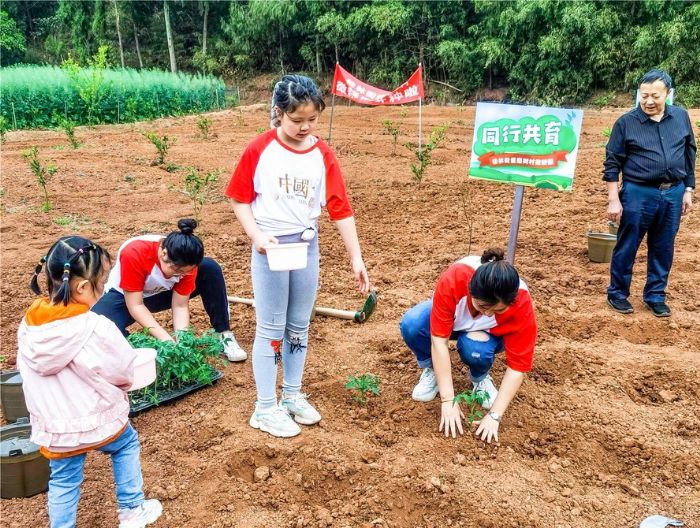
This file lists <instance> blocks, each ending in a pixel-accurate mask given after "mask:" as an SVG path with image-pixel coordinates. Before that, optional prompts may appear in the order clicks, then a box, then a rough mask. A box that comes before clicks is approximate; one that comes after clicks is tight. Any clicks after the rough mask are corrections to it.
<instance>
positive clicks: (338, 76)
mask: <svg viewBox="0 0 700 528" xmlns="http://www.w3.org/2000/svg"><path fill="white" fill-rule="evenodd" d="M331 93H332V94H334V95H338V96H340V97H345V98H346V99H350V100H351V101H355V102H356V103H360V104H365V105H375V106H376V105H393V104H404V103H412V102H414V101H418V100H419V99H423V67H422V66H418V69H417V70H416V71H415V72H413V75H411V76H410V77H409V78H408V80H407V81H406V82H405V83H403V84H402V85H401V86H399V87H398V88H396V89H395V90H394V91H391V92H390V91H387V90H382V89H381V88H376V87H374V86H371V85H369V84H366V83H363V82H362V81H361V80H359V79H358V78H357V77H354V76H353V75H352V74H350V73H349V72H348V71H347V70H344V69H343V68H342V67H341V66H340V64H337V63H336V65H335V74H334V75H333V86H332V87H331Z"/></svg>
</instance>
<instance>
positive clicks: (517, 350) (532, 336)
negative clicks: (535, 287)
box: [490, 289, 537, 372]
mask: <svg viewBox="0 0 700 528" xmlns="http://www.w3.org/2000/svg"><path fill="white" fill-rule="evenodd" d="M496 323H497V326H496V327H495V328H492V329H491V330H490V332H491V333H492V334H493V335H498V336H503V345H504V348H505V352H506V365H508V366H509V367H510V368H512V369H513V370H517V371H518V372H530V371H531V370H532V362H533V358H534V354H535V343H536V341H537V321H536V319H535V308H534V306H533V305H532V299H531V298H530V293H529V292H528V291H527V290H523V289H521V290H520V291H519V292H518V296H517V298H516V299H515V303H513V305H512V306H511V307H510V309H509V310H508V311H506V312H505V313H503V314H500V315H499V314H496Z"/></svg>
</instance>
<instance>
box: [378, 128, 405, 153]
mask: <svg viewBox="0 0 700 528" xmlns="http://www.w3.org/2000/svg"><path fill="white" fill-rule="evenodd" d="M382 126H383V127H384V133H385V134H389V135H390V136H391V138H392V140H393V148H392V150H391V155H392V156H396V142H397V141H398V139H399V134H400V133H401V129H400V128H399V124H398V123H395V122H394V121H392V120H391V119H385V120H384V121H382Z"/></svg>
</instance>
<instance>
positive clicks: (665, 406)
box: [0, 104, 700, 528]
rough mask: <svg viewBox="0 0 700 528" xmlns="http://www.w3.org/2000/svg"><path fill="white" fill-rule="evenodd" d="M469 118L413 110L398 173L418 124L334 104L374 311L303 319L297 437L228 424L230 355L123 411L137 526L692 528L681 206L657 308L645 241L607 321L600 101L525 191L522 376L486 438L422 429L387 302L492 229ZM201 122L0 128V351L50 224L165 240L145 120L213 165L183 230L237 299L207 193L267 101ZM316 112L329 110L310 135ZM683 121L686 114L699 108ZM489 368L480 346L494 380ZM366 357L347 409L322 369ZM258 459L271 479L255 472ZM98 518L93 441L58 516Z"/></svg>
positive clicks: (693, 321)
mask: <svg viewBox="0 0 700 528" xmlns="http://www.w3.org/2000/svg"><path fill="white" fill-rule="evenodd" d="M474 111H475V109H474V107H438V106H432V105H429V106H426V107H424V114H423V123H424V137H426V138H427V136H428V134H429V130H430V128H431V127H433V126H436V125H439V124H442V123H446V122H449V123H450V127H449V130H448V134H447V140H446V142H445V143H444V145H443V146H441V147H440V148H438V149H437V150H435V151H434V152H433V163H432V164H431V166H430V167H429V168H428V170H427V173H426V176H425V178H424V179H423V181H422V182H421V183H420V184H417V183H415V182H413V181H412V177H411V171H410V163H411V161H414V160H412V158H411V156H412V154H411V153H410V152H409V150H408V149H406V148H404V147H403V146H402V143H406V142H409V141H412V142H415V141H416V130H417V108H415V107H412V108H409V109H408V115H407V116H406V117H405V119H404V120H403V123H402V125H401V126H402V129H403V133H402V135H401V136H400V138H399V145H398V146H397V147H396V154H395V155H392V150H393V149H392V139H391V136H389V135H386V134H384V133H383V131H384V128H383V126H382V124H381V123H382V121H383V120H385V119H392V120H395V121H396V120H401V117H400V109H398V108H374V109H361V108H357V107H349V106H346V105H345V104H342V105H340V106H338V107H336V109H335V117H334V128H333V141H332V146H333V148H334V149H335V152H336V154H337V156H338V158H339V160H340V163H341V166H342V168H343V170H344V174H345V179H346V184H347V187H348V192H349V194H350V196H351V200H352V204H353V207H354V209H355V215H356V219H357V223H358V230H359V234H360V240H361V243H362V246H363V251H364V256H365V261H366V263H367V267H368V270H369V274H370V280H371V281H372V283H373V285H374V286H375V287H376V288H377V289H378V291H379V304H378V307H377V310H376V312H375V314H374V315H373V316H372V317H371V319H370V320H369V321H368V322H367V323H366V324H364V325H358V324H354V323H352V322H349V321H342V320H339V319H331V318H325V317H317V318H316V319H315V321H314V322H313V323H312V326H311V335H310V345H309V356H308V360H307V367H306V373H305V382H304V383H305V385H304V390H305V391H306V392H308V393H310V395H311V401H312V402H313V403H314V404H316V405H317V407H318V409H319V411H320V412H321V414H322V415H323V421H322V422H321V424H320V425H319V426H315V427H305V428H304V429H303V432H302V434H301V435H300V436H298V437H296V438H293V439H289V440H282V439H276V438H273V437H271V436H268V435H266V434H264V433H261V432H259V431H257V430H254V429H251V428H250V427H249V426H248V418H249V416H250V413H251V411H252V408H253V403H254V398H255V387H254V382H253V377H252V367H251V362H250V360H248V361H247V362H245V363H243V364H230V365H228V366H227V367H225V368H224V377H223V379H221V380H220V381H219V382H217V383H216V384H215V385H213V386H212V387H208V388H205V389H203V390H201V391H198V392H196V393H194V394H191V395H189V396H187V397H186V398H183V399H181V400H179V401H177V402H175V403H172V404H169V405H165V406H162V407H159V408H155V409H152V410H150V411H148V412H145V413H143V414H141V415H139V416H138V417H136V418H135V419H134V421H133V422H134V425H135V427H136V429H137V430H138V433H139V435H140V438H141V443H142V463H143V473H144V480H145V488H146V493H147V495H148V496H151V497H157V498H160V499H161V500H162V501H163V505H164V514H163V516H162V517H161V519H160V520H159V521H158V522H157V523H156V525H155V526H157V527H162V528H166V527H170V528H179V527H184V526H188V527H208V528H222V527H250V528H252V527H269V526H281V527H305V526H308V527H325V526H337V527H356V526H359V527H368V528H370V527H425V528H428V527H444V526H455V527H457V526H459V527H464V528H477V527H478V528H503V527H512V528H542V527H551V528H573V527H576V528H602V527H610V528H621V527H629V528H633V527H637V526H638V525H639V522H640V521H641V520H642V519H644V518H645V517H647V516H648V515H652V514H655V513H659V514H665V515H668V516H671V517H675V518H678V519H682V520H684V521H685V522H686V526H687V527H689V528H692V527H699V526H700V486H699V485H698V483H699V482H700V385H699V384H698V380H699V379H700V376H699V374H700V330H699V328H700V251H699V250H700V208H698V207H697V206H696V209H695V211H693V212H691V214H690V215H689V216H688V217H685V218H684V219H683V222H682V225H681V230H680V233H679V235H678V238H677V241H676V255H675V264H674V268H673V270H672V272H671V279H670V286H669V304H670V306H671V308H672V310H673V316H672V317H671V318H670V319H656V318H654V317H653V316H652V315H651V313H650V312H649V311H648V310H645V309H644V307H643V305H642V302H641V291H642V287H643V283H644V274H645V269H646V249H645V247H643V248H642V249H641V250H640V253H639V256H638V262H637V264H638V265H637V267H636V269H635V273H636V274H635V276H634V280H633V293H632V296H631V298H630V300H631V302H632V304H633V305H634V307H635V310H636V312H635V313H634V314H632V315H627V316H623V315H620V314H617V313H615V312H612V311H611V310H610V309H609V308H608V307H607V305H606V300H605V288H606V286H607V283H608V265H607V264H594V263H591V262H589V260H588V256H587V247H586V236H585V235H586V232H587V230H589V229H594V230H598V231H606V230H607V226H606V219H605V211H606V193H605V186H604V184H603V182H602V181H601V169H602V162H603V158H604V143H605V138H604V137H603V135H602V134H601V132H602V131H603V129H604V128H606V127H611V126H612V124H613V122H614V120H615V119H616V118H617V117H618V116H619V115H621V114H622V112H623V111H622V110H620V109H614V110H613V109H604V110H600V111H597V110H586V112H585V115H584V127H583V132H582V139H581V146H580V150H579V158H578V166H577V171H576V178H575V180H574V191H573V192H572V193H556V192H553V191H547V190H535V189H531V188H527V189H526V191H525V201H524V209H523V218H522V222H521V227H520V237H519V245H518V251H517V255H516V265H517V267H518V269H519V271H520V273H521V275H522V277H523V278H524V279H525V280H526V281H527V282H528V285H529V287H530V290H531V292H532V295H533V298H534V300H535V304H536V309H537V318H538V323H539V341H538V345H537V348H536V352H535V364H534V369H533V371H532V372H531V373H530V375H529V376H528V377H527V379H526V381H525V383H524V385H523V387H522V389H521V390H520V392H519V394H518V395H517V397H516V399H515V400H514V401H513V403H512V404H511V407H510V408H509V409H508V412H507V413H506V415H505V416H504V418H503V420H502V425H501V430H500V444H499V445H497V446H488V445H485V444H483V443H482V442H480V441H478V440H477V439H476V438H475V437H473V435H470V434H465V435H464V436H462V437H460V438H457V439H445V438H444V437H443V436H442V435H441V434H440V433H438V430H437V428H438V417H439V405H440V404H439V401H438V400H436V401H434V402H432V403H428V404H425V403H418V402H414V401H413V400H412V399H411V389H412V388H413V385H414V383H415V382H416V380H417V378H418V370H417V368H416V366H415V362H414V359H413V356H412V354H411V353H410V351H409V350H408V349H407V348H406V347H405V346H404V345H403V342H402V340H401V337H400V335H399V330H398V323H399V320H400V318H401V316H402V314H403V313H404V312H405V310H406V309H408V308H409V307H410V306H411V305H413V304H415V303H417V302H419V301H422V300H424V299H427V298H428V297H429V296H430V295H431V293H432V289H433V287H434V285H435V282H436V280H437V278H438V276H439V274H440V273H441V272H442V271H443V270H444V269H445V268H446V267H447V266H448V265H449V264H451V263H452V262H453V261H455V260H457V259H458V258H460V257H462V256H463V255H465V254H467V252H471V253H475V254H476V253H478V254H480V253H481V251H482V250H483V249H485V248H486V247H488V246H493V245H501V246H503V245H505V243H506V240H507V236H508V227H509V223H510V211H511V207H512V201H513V188H512V187H510V186H507V185H499V184H492V183H487V182H480V181H475V180H474V181H470V182H469V183H468V185H467V184H466V183H465V182H466V181H467V180H466V176H467V166H468V162H469V156H470V146H471V139H472V133H473V129H472V124H473V119H474ZM209 117H210V118H211V119H212V120H213V124H212V127H211V128H212V131H213V132H214V133H216V135H217V136H216V137H215V138H213V139H210V140H204V139H202V138H201V137H199V135H198V133H197V127H196V117H187V118H178V119H165V120H159V121H155V122H151V123H137V124H134V125H119V126H98V127H97V128H95V129H88V128H84V127H81V128H79V129H78V130H77V136H78V138H79V139H80V140H81V141H83V142H84V144H83V146H81V147H80V148H79V149H78V150H73V149H71V148H70V147H69V146H68V144H67V141H66V140H65V137H64V136H63V134H62V133H60V132H56V131H32V132H10V133H8V135H7V141H6V143H5V144H4V145H3V146H2V192H1V193H0V194H1V198H0V199H1V202H0V205H1V209H2V227H1V228H0V235H1V242H2V272H1V275H0V276H1V280H2V305H1V307H0V316H1V318H2V324H1V325H0V337H1V338H2V345H1V352H0V353H1V354H2V366H3V368H11V367H13V366H14V362H15V355H16V337H15V336H16V331H17V327H18V324H19V322H20V320H21V317H22V314H23V312H24V310H25V309H26V308H27V307H28V305H29V304H30V302H31V301H32V299H33V294H32V293H31V291H30V290H29V287H28V285H29V280H30V276H31V273H32V271H33V268H34V266H35V264H36V262H37V260H38V259H39V257H40V256H42V255H43V254H44V252H45V251H46V249H47V248H48V247H49V245H50V244H51V243H52V242H53V241H54V240H55V239H56V238H57V237H59V236H61V235H66V234H70V233H74V232H79V233H80V234H82V235H84V236H87V237H90V238H92V239H93V240H95V241H97V242H98V243H100V244H102V245H104V246H106V247H107V248H109V249H110V250H111V251H112V252H116V250H117V248H118V247H119V245H120V244H121V242H123V241H124V240H126V239H127V238H129V237H130V236H134V235H137V234H141V233H146V232H162V233H167V232H169V231H170V230H172V229H174V227H175V222H176V220H177V219H178V218H181V217H186V216H191V214H192V213H191V211H192V208H191V204H190V203H189V202H188V200H187V198H186V197H185V196H183V195H182V194H181V193H179V192H178V191H177V189H176V188H177V187H181V186H182V180H183V173H182V172H172V173H171V172H167V171H165V170H163V169H162V168H159V167H155V166H152V165H151V161H152V160H153V159H154V158H155V149H154V148H153V146H152V145H151V144H150V143H149V142H148V141H147V140H146V139H145V138H144V137H143V135H142V133H143V132H144V131H147V130H155V131H156V132H158V133H159V134H167V135H168V136H169V137H173V138H176V140H177V142H176V144H175V145H174V146H173V147H172V148H171V151H170V152H169V154H168V159H167V161H168V162H170V163H175V164H178V165H182V166H185V165H191V166H195V167H198V168H200V169H205V170H212V169H217V168H222V169H223V170H224V174H223V175H222V177H221V179H220V181H219V183H218V186H219V188H220V190H219V192H218V196H217V199H216V200H215V202H214V203H210V204H206V205H205V206H204V210H203V223H202V225H201V229H200V232H199V234H200V236H202V238H203V240H204V242H205V247H206V251H207V254H208V255H209V256H212V257H214V258H216V259H218V261H219V262H220V263H221V264H222V265H223V267H224V272H225V275H226V280H227V283H228V290H229V293H230V294H232V295H238V296H244V297H251V296H252V286H251V281H250V269H249V268H250V264H249V260H250V244H249V241H248V240H247V237H246V236H245V235H244V233H243V231H242V229H241V227H240V225H239V224H238V222H237V221H236V220H235V218H234V216H233V213H232V212H231V211H230V209H229V206H228V203H227V202H226V200H224V199H223V197H222V194H221V189H223V187H224V186H225V184H226V183H227V182H228V177H229V175H230V173H231V171H232V170H233V168H234V166H235V164H236V162H237V160H238V157H239V156H240V154H241V152H242V151H243V149H244V147H245V145H246V144H247V142H248V141H249V140H250V139H251V138H252V137H253V136H254V135H255V134H256V133H257V130H258V129H260V128H261V127H262V128H263V129H265V128H267V126H268V114H267V110H266V108H265V106H264V105H252V106H247V107H243V108H241V109H240V110H239V109H236V110H231V111H225V112H220V113H214V114H209ZM329 117H330V111H327V112H326V113H325V115H324V120H323V123H322V125H321V128H320V130H319V134H320V135H322V136H325V135H326V133H327V125H328V118H329ZM691 117H692V120H693V122H696V121H698V120H700V110H693V111H692V112H691ZM696 131H697V130H696ZM31 145H37V146H38V147H39V150H40V158H41V159H43V160H44V161H46V162H54V163H55V164H56V165H57V167H58V172H57V173H56V174H55V175H54V176H53V178H52V179H51V181H50V183H49V192H50V195H51V197H52V201H53V205H54V208H53V209H52V210H51V211H50V212H49V213H43V212H41V211H40V206H41V203H42V196H41V194H40V191H39V188H38V186H37V184H36V181H35V180H34V177H33V176H32V174H31V172H30V171H29V168H28V165H27V163H26V162H25V160H23V159H22V157H21V151H22V150H23V149H26V148H28V147H29V146H31ZM464 197H468V199H467V200H464V199H463V198H464ZM470 218H471V219H472V220H473V222H472V237H471V246H470V236H469V228H468V224H469V219H470ZM60 224H64V225H60ZM362 301H363V298H362V296H361V295H360V294H359V293H358V292H357V291H356V289H355V286H354V281H353V278H352V275H351V272H350V266H349V263H348V259H347V258H346V256H345V253H344V249H343V245H342V241H341V240H340V237H339V235H338V234H337V232H336V230H335V228H334V226H333V225H332V224H331V223H330V222H329V221H328V218H327V216H325V215H324V216H323V217H322V222H321V285H320V290H319V298H318V304H319V305H321V306H328V307H334V308H343V309H353V310H354V309H357V308H359V306H360V305H361V304H362ZM192 311H193V313H194V318H193V322H194V324H195V326H196V327H197V328H198V329H199V330H203V329H205V328H206V326H207V322H206V318H205V317H203V314H204V312H203V310H202V308H201V304H200V303H199V301H196V302H194V306H193V309H192ZM231 312H232V327H233V330H234V331H235V332H236V335H237V336H238V339H239V342H240V343H241V344H242V345H243V346H244V347H245V348H246V349H247V350H248V351H250V349H251V346H252V341H253V336H254V332H255V319H254V312H253V309H252V308H250V307H248V306H244V305H232V307H231ZM453 365H454V370H455V373H454V374H455V383H456V388H457V389H458V390H463V389H466V388H468V387H469V388H471V385H470V384H469V381H468V375H467V371H466V369H465V368H462V366H461V364H460V363H459V361H458V358H457V356H456V354H455V356H453ZM504 369H505V364H504V362H503V358H499V359H497V362H496V366H495V367H494V377H495V378H496V381H497V383H500V378H501V376H502V374H503V372H504ZM367 372H368V373H373V374H376V375H379V376H380V378H381V395H380V397H378V398H375V399H373V400H372V401H371V403H370V404H368V405H367V406H366V407H361V406H359V405H358V404H357V403H356V402H354V401H353V400H352V399H351V397H350V394H349V393H348V391H347V390H346V389H345V388H344V383H345V382H346V380H347V377H348V375H351V374H362V373H367ZM263 467H264V468H267V469H268V470H269V473H267V472H266V471H265V470H260V471H259V472H258V474H259V475H260V474H264V476H265V478H263V479H258V478H256V476H255V474H256V469H259V468H263ZM0 507H1V508H2V524H3V526H6V527H26V528H30V527H31V528H35V527H37V526H45V525H46V524H47V522H48V517H47V513H46V495H45V494H41V495H38V496H35V497H32V498H29V499H13V500H2V501H1V502H0ZM116 524H117V515H116V506H115V501H114V493H113V483H112V475H111V468H110V464H109V459H108V458H107V457H104V456H102V455H100V454H97V453H94V454H92V455H91V456H89V457H88V462H87V464H86V469H85V482H84V484H83V488H82V499H81V502H80V509H79V521H78V526H81V527H91V528H99V527H111V526H116Z"/></svg>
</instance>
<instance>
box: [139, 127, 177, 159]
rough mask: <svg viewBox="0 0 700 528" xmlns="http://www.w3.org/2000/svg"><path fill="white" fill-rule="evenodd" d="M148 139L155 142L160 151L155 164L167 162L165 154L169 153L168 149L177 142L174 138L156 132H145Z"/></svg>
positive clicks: (154, 144)
mask: <svg viewBox="0 0 700 528" xmlns="http://www.w3.org/2000/svg"><path fill="white" fill-rule="evenodd" d="M144 136H145V137H146V138H148V141H150V142H151V143H153V146H154V147H156V150H157V151H158V159H156V160H155V162H154V165H163V163H165V156H166V155H167V154H168V149H169V148H170V147H172V146H173V145H174V144H175V140H174V139H169V138H168V136H159V135H158V134H156V133H155V132H152V131H151V132H146V133H145V134H144Z"/></svg>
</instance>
